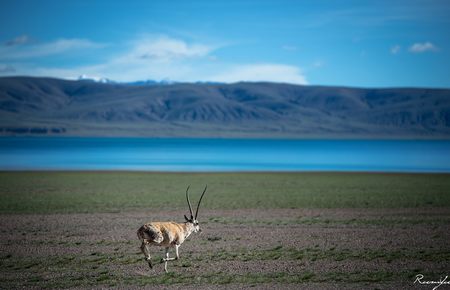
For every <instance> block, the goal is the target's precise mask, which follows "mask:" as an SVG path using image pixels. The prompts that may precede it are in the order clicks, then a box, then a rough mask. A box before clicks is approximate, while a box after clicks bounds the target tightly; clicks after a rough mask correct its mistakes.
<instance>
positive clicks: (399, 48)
mask: <svg viewBox="0 0 450 290" xmlns="http://www.w3.org/2000/svg"><path fill="white" fill-rule="evenodd" d="M400 50H401V47H400V45H398V44H396V45H394V46H393V47H391V53H392V54H397V53H399V52H400Z"/></svg>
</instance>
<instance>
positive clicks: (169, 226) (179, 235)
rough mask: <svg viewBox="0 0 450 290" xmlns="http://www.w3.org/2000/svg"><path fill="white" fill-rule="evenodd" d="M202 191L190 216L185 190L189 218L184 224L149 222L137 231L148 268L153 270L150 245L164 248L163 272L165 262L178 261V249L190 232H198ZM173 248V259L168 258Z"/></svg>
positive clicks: (187, 193)
mask: <svg viewBox="0 0 450 290" xmlns="http://www.w3.org/2000/svg"><path fill="white" fill-rule="evenodd" d="M207 187H208V186H205V189H204V190H203V193H202V195H201V196H200V199H199V201H198V204H197V210H196V211H195V216H194V215H193V214H192V206H191V201H190V200H189V192H188V191H189V186H188V187H187V189H186V200H187V203H188V206H189V212H190V214H191V217H190V218H188V217H187V216H186V215H185V216H184V218H185V220H186V221H185V222H184V223H176V222H149V223H146V224H144V225H143V226H141V227H140V228H139V230H138V231H137V235H138V237H139V240H141V242H142V244H141V251H142V253H144V256H145V260H146V261H147V262H148V265H149V267H150V268H153V265H152V261H151V255H150V247H149V246H150V245H156V246H162V247H165V248H166V253H165V257H164V258H163V259H161V263H162V262H164V271H165V272H166V273H167V262H168V261H172V260H178V259H179V258H180V255H179V253H178V248H179V247H180V246H181V244H182V243H183V242H184V241H185V240H186V239H187V238H188V237H189V236H190V234H192V232H195V233H196V232H200V231H201V230H200V226H199V225H198V220H197V215H198V209H199V207H200V203H201V202H202V198H203V195H205V192H206V188H207ZM171 247H172V248H173V247H174V248H175V255H176V257H175V258H169V248H171Z"/></svg>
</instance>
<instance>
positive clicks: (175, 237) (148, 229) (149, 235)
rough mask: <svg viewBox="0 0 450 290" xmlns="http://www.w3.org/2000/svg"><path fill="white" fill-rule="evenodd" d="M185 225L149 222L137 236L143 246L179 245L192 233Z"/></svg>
mask: <svg viewBox="0 0 450 290" xmlns="http://www.w3.org/2000/svg"><path fill="white" fill-rule="evenodd" d="M190 225H191V224H187V223H182V224H181V223H176V222H150V223H146V224H144V225H143V226H142V227H140V228H139V230H138V232H137V234H138V237H139V239H140V240H141V241H142V242H144V243H145V244H153V245H158V246H163V247H174V246H175V245H181V244H182V243H183V242H184V240H185V239H186V238H187V237H188V236H189V235H190V234H191V233H192V231H193V227H192V226H190Z"/></svg>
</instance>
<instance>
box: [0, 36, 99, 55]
mask: <svg viewBox="0 0 450 290" xmlns="http://www.w3.org/2000/svg"><path fill="white" fill-rule="evenodd" d="M104 46H105V45H104V44H100V43H95V42H92V41H90V40H87V39H77V38H74V39H58V40H55V41H52V42H46V43H38V44H33V45H26V46H19V45H6V46H3V47H1V48H0V59H5V60H11V59H29V58H36V57H43V56H50V55H56V54H61V53H65V52H68V51H73V50H78V49H89V48H100V47H104Z"/></svg>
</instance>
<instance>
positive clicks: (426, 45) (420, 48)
mask: <svg viewBox="0 0 450 290" xmlns="http://www.w3.org/2000/svg"><path fill="white" fill-rule="evenodd" d="M437 50H438V47H437V46H436V45H434V44H433V43H431V42H429V41H427V42H423V43H420V42H418V43H414V44H413V45H411V46H410V47H409V51H410V52H413V53H422V52H427V51H437Z"/></svg>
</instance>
